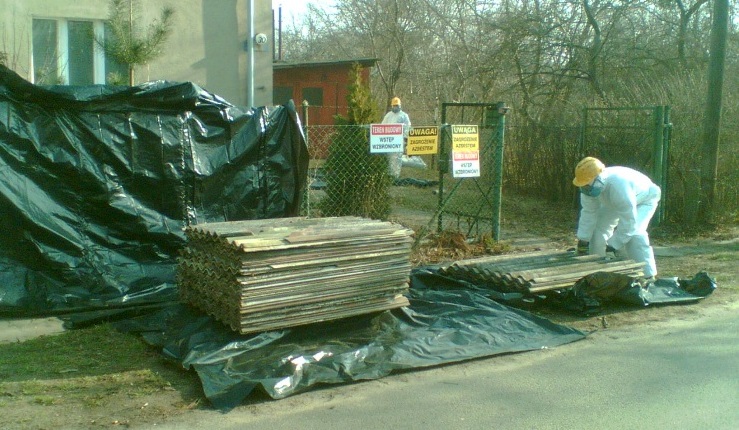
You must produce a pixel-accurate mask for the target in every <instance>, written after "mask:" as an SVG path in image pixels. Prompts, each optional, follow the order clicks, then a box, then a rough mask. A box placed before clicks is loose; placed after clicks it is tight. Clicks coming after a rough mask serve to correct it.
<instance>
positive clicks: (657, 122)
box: [652, 106, 666, 226]
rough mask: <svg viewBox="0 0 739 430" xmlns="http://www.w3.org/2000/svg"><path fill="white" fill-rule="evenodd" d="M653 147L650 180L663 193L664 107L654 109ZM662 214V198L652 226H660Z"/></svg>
mask: <svg viewBox="0 0 739 430" xmlns="http://www.w3.org/2000/svg"><path fill="white" fill-rule="evenodd" d="M653 112H654V146H653V152H652V154H653V155H652V158H653V159H654V166H653V167H652V179H654V182H655V183H657V184H659V186H660V188H661V189H662V193H663V196H664V192H665V191H666V190H665V189H664V188H665V183H664V178H663V177H662V173H663V160H664V148H663V145H664V137H665V109H664V106H655V107H654V110H653ZM663 212H664V198H663V199H661V201H660V203H659V207H658V208H657V216H656V217H654V222H653V225H654V226H658V225H660V223H661V222H662V214H663Z"/></svg>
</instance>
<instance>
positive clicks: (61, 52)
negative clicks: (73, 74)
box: [31, 16, 105, 85]
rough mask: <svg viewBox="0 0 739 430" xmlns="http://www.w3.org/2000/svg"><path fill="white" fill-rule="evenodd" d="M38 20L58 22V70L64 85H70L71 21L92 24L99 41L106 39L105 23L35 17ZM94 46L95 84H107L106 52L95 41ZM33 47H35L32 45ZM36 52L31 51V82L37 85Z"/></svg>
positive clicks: (91, 20)
mask: <svg viewBox="0 0 739 430" xmlns="http://www.w3.org/2000/svg"><path fill="white" fill-rule="evenodd" d="M33 19H34V20H36V19H47V20H50V21H55V22H56V43H57V46H56V52H57V59H56V60H57V70H59V77H60V78H61V80H62V84H63V85H69V21H86V22H91V23H92V31H93V33H94V34H95V38H96V39H97V40H103V38H104V37H105V21H102V20H95V19H74V18H51V17H44V16H34V17H33ZM92 44H93V60H92V70H93V72H92V74H93V84H105V52H104V51H103V49H102V48H101V47H100V46H98V44H97V43H95V42H94V41H93V42H92ZM31 46H33V45H31ZM34 55H35V52H33V50H32V51H31V71H32V75H33V76H32V79H31V82H33V83H36V69H35V67H34V64H33V63H34V62H35V61H36V59H35V58H34Z"/></svg>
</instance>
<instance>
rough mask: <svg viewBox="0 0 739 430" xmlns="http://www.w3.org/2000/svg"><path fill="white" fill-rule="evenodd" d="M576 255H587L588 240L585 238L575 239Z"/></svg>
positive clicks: (588, 249)
mask: <svg viewBox="0 0 739 430" xmlns="http://www.w3.org/2000/svg"><path fill="white" fill-rule="evenodd" d="M575 252H576V253H577V255H588V253H589V252H590V242H588V241H585V240H578V241H577V249H576V250H575Z"/></svg>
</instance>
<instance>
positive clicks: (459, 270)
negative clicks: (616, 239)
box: [440, 251, 644, 294]
mask: <svg viewBox="0 0 739 430" xmlns="http://www.w3.org/2000/svg"><path fill="white" fill-rule="evenodd" d="M643 270H644V263H637V262H635V261H633V260H621V259H615V258H611V259H607V258H604V257H599V256H597V255H584V256H576V255H575V254H574V253H572V252H562V251H542V252H530V253H524V254H507V255H500V256H491V257H483V258H477V259H471V260H464V261H458V262H455V263H452V264H451V265H449V266H446V267H442V268H441V270H440V273H441V274H443V275H446V276H449V277H452V278H456V279H462V280H466V281H469V282H471V283H473V284H476V285H486V286H488V287H490V288H492V289H494V290H496V291H501V292H520V293H529V294H531V293H539V292H542V291H548V290H557V289H562V288H568V287H572V286H573V285H574V284H575V282H577V281H578V280H579V279H580V278H582V277H584V276H587V275H590V274H591V273H596V272H610V273H621V274H625V275H628V276H633V277H638V276H642V275H643Z"/></svg>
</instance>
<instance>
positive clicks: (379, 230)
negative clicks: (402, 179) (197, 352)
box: [177, 217, 413, 334]
mask: <svg viewBox="0 0 739 430" xmlns="http://www.w3.org/2000/svg"><path fill="white" fill-rule="evenodd" d="M185 234H186V236H187V238H188V244H187V247H186V248H185V249H184V250H183V252H182V254H181V256H180V258H179V260H178V265H177V268H178V270H177V282H178V286H179V291H180V296H181V298H182V299H183V300H184V301H185V302H187V303H190V304H192V305H193V306H195V307H197V308H199V309H201V310H202V311H204V312H206V313H208V314H210V315H212V316H213V317H214V318H216V319H217V320H219V321H221V322H223V323H225V324H226V325H228V326H230V327H231V328H233V329H234V330H235V331H238V332H240V333H242V334H247V333H254V332H259V331H266V330H274V329H280V328H285V327H291V326H296V325H302V324H308V323H313V322H319V321H326V320H331V319H338V318H344V317H349V316H355V315H359V314H365V313H370V312H376V311H382V310H387V309H393V308H397V307H401V306H407V305H408V304H409V303H408V299H407V298H406V297H405V295H406V294H407V293H408V282H409V274H410V251H411V245H412V243H413V239H412V237H411V235H412V234H413V230H410V229H407V228H405V227H403V226H401V225H398V224H395V223H391V222H384V221H377V220H369V219H365V218H359V217H333V218H278V219H266V220H253V221H233V222H219V223H206V224H199V225H194V226H191V227H188V228H187V229H186V231H185Z"/></svg>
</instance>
